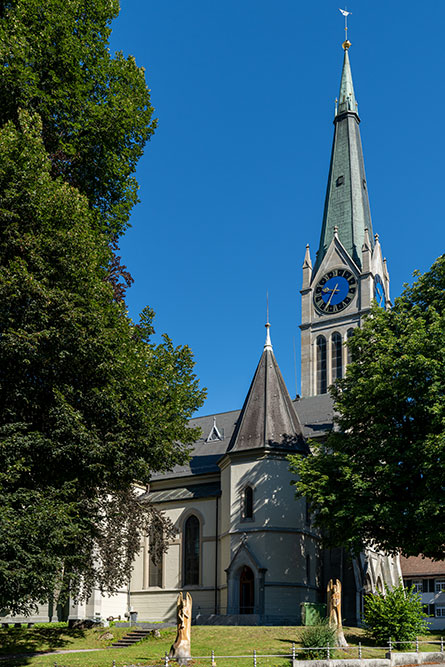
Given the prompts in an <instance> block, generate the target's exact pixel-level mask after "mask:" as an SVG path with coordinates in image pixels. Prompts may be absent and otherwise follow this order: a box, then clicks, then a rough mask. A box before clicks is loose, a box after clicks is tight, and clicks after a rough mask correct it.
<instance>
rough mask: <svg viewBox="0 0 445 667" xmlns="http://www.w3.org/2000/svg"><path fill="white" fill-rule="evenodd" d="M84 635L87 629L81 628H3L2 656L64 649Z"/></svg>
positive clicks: (1, 632) (1, 637)
mask: <svg viewBox="0 0 445 667" xmlns="http://www.w3.org/2000/svg"><path fill="white" fill-rule="evenodd" d="M84 636H85V631H84V630H82V629H80V628H48V627H42V628H39V627H38V626H37V627H33V628H3V629H1V630H0V657H1V656H5V655H18V654H20V653H38V652H39V651H43V652H45V651H54V650H56V649H64V648H66V647H67V646H68V647H69V646H70V644H71V642H72V640H73V639H82V638H83V637H84ZM11 664H12V663H11ZM17 664H26V663H17ZM0 665H5V661H3V660H2V661H1V662H0Z"/></svg>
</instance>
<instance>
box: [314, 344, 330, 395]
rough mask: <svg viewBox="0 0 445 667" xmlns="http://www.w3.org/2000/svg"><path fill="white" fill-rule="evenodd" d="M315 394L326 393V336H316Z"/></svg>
mask: <svg viewBox="0 0 445 667" xmlns="http://www.w3.org/2000/svg"><path fill="white" fill-rule="evenodd" d="M316 347H317V394H326V392H327V390H328V382H327V380H328V376H327V363H326V361H327V360H326V338H325V337H324V336H317V342H316Z"/></svg>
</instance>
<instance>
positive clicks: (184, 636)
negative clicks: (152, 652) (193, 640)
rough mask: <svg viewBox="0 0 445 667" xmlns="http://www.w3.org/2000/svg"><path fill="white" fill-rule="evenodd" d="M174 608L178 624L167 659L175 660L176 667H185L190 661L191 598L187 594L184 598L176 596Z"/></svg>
mask: <svg viewBox="0 0 445 667" xmlns="http://www.w3.org/2000/svg"><path fill="white" fill-rule="evenodd" d="M176 604H177V608H176V622H177V624H178V627H177V632H176V639H175V641H174V643H173V644H172V647H171V649H170V653H169V656H168V657H169V658H175V659H176V660H177V661H178V665H186V664H187V661H188V660H189V659H190V655H191V651H190V635H191V627H192V596H191V595H190V593H187V594H186V596H185V597H184V596H183V595H182V591H181V593H179V595H178V600H177V603H176Z"/></svg>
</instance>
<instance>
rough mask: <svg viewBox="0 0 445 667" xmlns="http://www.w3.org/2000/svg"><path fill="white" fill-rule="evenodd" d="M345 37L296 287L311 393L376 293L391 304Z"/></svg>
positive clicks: (330, 371)
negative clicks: (328, 140)
mask: <svg viewBox="0 0 445 667" xmlns="http://www.w3.org/2000/svg"><path fill="white" fill-rule="evenodd" d="M350 46H351V44H350V42H349V41H348V40H346V41H345V42H344V43H343V49H344V60H343V70H342V75H341V83H340V93H339V98H338V101H336V110H335V117H334V141H333V146H332V154H331V164H330V169H329V178H328V185H327V191H326V200H325V206H324V215H323V224H322V228H321V236H320V245H319V248H318V251H317V254H316V258H315V262H314V265H313V266H312V261H311V256H310V252H309V246H306V254H305V258H304V263H303V285H302V289H301V305H302V308H301V310H302V313H301V325H300V329H301V394H302V396H304V397H306V396H316V395H318V394H325V393H327V390H328V387H329V385H330V384H332V383H333V382H334V381H335V380H336V379H337V378H340V377H342V376H343V375H344V373H345V369H346V366H347V363H348V350H347V347H346V345H345V342H346V341H347V339H348V337H349V336H350V335H351V333H352V331H353V329H354V327H356V326H360V324H361V322H362V320H363V317H364V316H365V315H366V314H367V313H368V312H369V309H370V307H371V302H372V300H373V299H376V300H377V302H378V303H379V304H380V305H381V306H382V307H383V308H389V307H390V305H391V304H390V298H389V275H388V270H387V267H386V260H385V259H383V255H382V250H381V247H380V242H379V237H378V234H375V235H374V234H373V231H372V222H371V213H370V210H369V199H368V185H367V181H366V175H365V164H364V160H363V151H362V144H361V139H360V129H359V125H360V118H359V115H358V105H357V102H356V99H355V94H354V86H353V83H352V74H351V66H350V62H349V47H350Z"/></svg>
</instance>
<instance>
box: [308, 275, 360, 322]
mask: <svg viewBox="0 0 445 667" xmlns="http://www.w3.org/2000/svg"><path fill="white" fill-rule="evenodd" d="M356 292H357V279H356V277H355V276H354V274H353V273H352V272H351V271H349V270H348V269H332V270H331V271H328V272H327V273H325V275H324V276H323V277H322V278H320V280H319V281H318V282H317V284H316V286H315V290H314V303H315V306H316V308H317V309H318V310H320V311H321V312H323V313H327V314H334V313H340V312H341V311H342V310H344V309H345V308H347V307H348V306H349V304H350V303H351V301H352V299H353V298H354V296H355V293H356Z"/></svg>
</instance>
